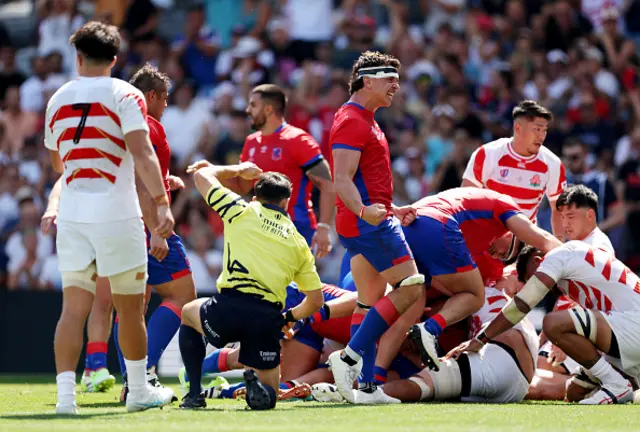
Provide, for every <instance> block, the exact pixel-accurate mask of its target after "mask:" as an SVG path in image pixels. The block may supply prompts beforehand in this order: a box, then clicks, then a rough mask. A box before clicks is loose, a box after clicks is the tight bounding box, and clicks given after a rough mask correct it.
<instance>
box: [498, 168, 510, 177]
mask: <svg viewBox="0 0 640 432" xmlns="http://www.w3.org/2000/svg"><path fill="white" fill-rule="evenodd" d="M508 175H509V169H508V168H503V169H501V170H500V177H502V178H503V179H506V178H507V176H508Z"/></svg>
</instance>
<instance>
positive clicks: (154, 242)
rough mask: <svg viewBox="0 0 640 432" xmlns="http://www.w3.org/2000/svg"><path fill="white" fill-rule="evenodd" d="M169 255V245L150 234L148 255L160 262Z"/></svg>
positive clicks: (160, 238) (157, 236)
mask: <svg viewBox="0 0 640 432" xmlns="http://www.w3.org/2000/svg"><path fill="white" fill-rule="evenodd" d="M168 254H169V245H168V244H167V241H166V240H165V239H163V238H162V237H160V236H159V235H156V234H151V242H150V244H149V255H151V256H152V257H154V258H155V259H157V260H158V261H162V260H163V259H165V258H166V257H167V255H168Z"/></svg>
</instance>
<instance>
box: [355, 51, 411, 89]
mask: <svg viewBox="0 0 640 432" xmlns="http://www.w3.org/2000/svg"><path fill="white" fill-rule="evenodd" d="M376 66H391V67H394V68H396V69H400V60H398V59H397V58H395V57H394V56H392V55H389V54H382V53H381V52H379V51H365V52H363V53H362V54H361V55H360V57H359V58H358V60H356V61H355V63H354V64H353V69H352V70H351V79H350V80H349V94H351V95H352V94H354V93H355V92H357V91H358V90H361V89H362V88H363V87H364V78H362V77H360V78H358V71H359V70H360V69H362V68H369V67H376Z"/></svg>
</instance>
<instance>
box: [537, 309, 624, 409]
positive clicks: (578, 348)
mask: <svg viewBox="0 0 640 432" xmlns="http://www.w3.org/2000/svg"><path fill="white" fill-rule="evenodd" d="M572 314H573V316H575V319H574V318H572ZM594 318H595V319H594ZM593 321H595V322H593ZM576 323H578V325H579V326H580V327H581V328H580V330H578V329H577V328H576V327H577V326H576ZM542 325H543V330H544V332H545V334H546V335H547V337H548V338H549V340H550V341H551V342H552V343H553V344H554V345H556V346H557V347H558V348H560V349H561V350H562V351H564V352H565V353H566V354H567V356H569V357H571V358H573V359H574V360H575V361H576V362H578V363H579V364H581V365H582V366H583V367H584V368H585V369H586V370H588V371H589V372H590V373H591V374H592V375H593V376H594V377H596V378H597V379H599V380H600V382H601V388H600V390H599V391H598V392H596V393H595V394H594V395H593V396H591V397H590V398H588V399H585V400H583V401H581V402H580V403H582V404H585V405H594V404H595V405H597V404H601V403H624V402H630V401H633V388H632V386H631V383H630V382H629V380H627V379H626V378H625V377H623V376H622V375H621V374H620V373H619V372H617V371H616V370H615V369H614V368H613V367H612V366H611V364H609V363H608V362H607V361H606V360H605V358H604V357H602V356H601V355H600V353H599V352H598V351H601V352H604V353H607V354H610V355H612V356H614V357H616V356H619V352H618V347H617V342H616V343H615V344H613V345H615V346H612V341H614V340H615V339H614V338H613V332H612V330H611V327H610V326H609V324H608V323H607V321H606V320H605V319H604V317H603V316H602V314H601V313H600V312H599V311H592V310H585V309H582V308H574V309H570V310H564V311H557V312H552V313H550V314H548V315H547V316H546V317H545V318H544V321H543V323H542ZM593 327H595V331H593ZM585 329H586V330H587V331H588V332H585ZM578 331H580V332H581V333H582V334H585V336H582V335H581V334H578Z"/></svg>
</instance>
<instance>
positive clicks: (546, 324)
mask: <svg viewBox="0 0 640 432" xmlns="http://www.w3.org/2000/svg"><path fill="white" fill-rule="evenodd" d="M563 327H564V319H563V317H562V315H561V314H559V313H557V312H552V313H550V314H547V315H545V317H544V319H543V320H542V331H543V332H544V334H545V335H547V337H548V338H549V339H551V340H552V341H554V340H557V339H558V336H562V333H563Z"/></svg>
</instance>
